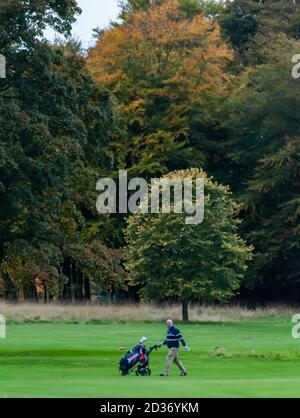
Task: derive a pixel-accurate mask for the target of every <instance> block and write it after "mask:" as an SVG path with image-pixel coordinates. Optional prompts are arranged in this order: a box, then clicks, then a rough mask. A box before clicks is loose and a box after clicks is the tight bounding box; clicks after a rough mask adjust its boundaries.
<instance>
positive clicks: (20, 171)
mask: <svg viewBox="0 0 300 418" xmlns="http://www.w3.org/2000/svg"><path fill="white" fill-rule="evenodd" d="M78 10H79V9H78V8H77V7H76V2H75V1H73V0H65V1H59V2H58V1H39V0H38V1H34V2H28V1H18V0H12V1H7V2H5V3H3V2H2V3H1V9H0V29H1V40H0V52H1V53H3V55H5V56H6V58H7V62H8V68H7V77H6V79H1V80H0V126H1V130H0V236H1V240H0V281H1V284H2V288H3V293H4V296H5V297H7V298H9V299H16V298H19V299H23V298H26V299H36V298H37V297H43V298H44V299H45V300H46V301H48V300H51V298H52V297H56V298H69V299H72V300H75V299H78V300H82V299H83V298H86V299H89V298H90V291H89V290H90V287H92V286H93V284H96V282H97V284H98V289H99V287H101V285H103V287H108V288H111V287H112V286H117V283H119V280H120V279H119V278H117V277H116V274H111V275H109V274H108V271H119V270H118V268H119V267H120V265H121V255H120V254H119V253H117V252H114V251H110V250H109V249H108V248H106V247H105V246H104V245H101V244H100V243H99V242H97V243H96V242H95V240H96V238H95V236H94V235H93V236H92V235H91V234H90V229H91V228H92V226H91V225H92V224H93V221H94V220H95V219H96V208H95V202H96V190H95V185H96V182H97V180H98V179H99V177H101V174H102V173H103V172H104V171H105V170H107V168H108V167H109V165H110V161H111V157H110V156H109V155H108V153H107V149H108V146H107V144H108V141H109V138H110V129H111V127H112V126H113V125H114V113H113V111H112V106H111V101H110V98H109V95H108V94H107V93H103V92H100V91H99V89H98V86H97V84H96V83H95V82H94V81H93V79H92V78H91V76H90V73H89V72H88V71H87V69H86V65H85V60H84V59H83V57H81V56H80V54H79V53H78V45H75V44H74V43H72V42H68V43H66V44H65V45H59V44H56V45H53V46H52V45H49V44H48V43H47V42H46V41H45V40H43V39H40V35H42V31H43V29H44V28H45V25H47V24H49V25H51V26H52V27H54V28H55V29H57V30H59V31H61V32H63V33H68V31H69V29H70V28H71V23H72V22H73V21H74V14H75V13H77V11H78ZM2 34H3V37H2ZM97 239H98V240H100V239H101V234H100V233H99V231H98V236H97ZM75 249H76V251H75ZM96 249H97V251H96ZM93 251H94V252H93ZM83 253H84V254H85V255H86V260H85V263H83V260H82V259H81V258H80V257H79V255H80V254H83ZM83 276H84V277H83ZM108 276H109V277H111V282H110V283H109V280H108ZM119 277H122V276H121V274H120V275H119Z"/></svg>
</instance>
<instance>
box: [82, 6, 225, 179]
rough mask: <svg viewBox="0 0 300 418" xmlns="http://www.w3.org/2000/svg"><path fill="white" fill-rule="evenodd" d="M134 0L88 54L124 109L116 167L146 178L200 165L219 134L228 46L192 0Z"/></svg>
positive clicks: (98, 75)
mask: <svg viewBox="0 0 300 418" xmlns="http://www.w3.org/2000/svg"><path fill="white" fill-rule="evenodd" d="M131 3H132V7H131V9H130V13H128V14H127V16H126V21H125V22H123V23H121V24H119V25H116V26H114V27H112V28H109V29H108V30H106V31H104V32H101V34H100V36H99V40H98V42H97V44H96V46H95V47H94V48H92V49H91V50H90V53H89V57H88V64H89V68H90V70H91V72H92V74H93V76H94V77H95V79H96V80H97V81H98V83H99V85H100V87H101V88H102V89H104V90H105V89H108V90H110V91H111V92H112V93H113V94H114V95H115V98H116V106H117V109H118V111H119V113H120V115H121V124H122V128H121V130H120V132H116V135H115V139H114V143H113V153H114V156H115V161H114V169H120V168H122V169H124V168H127V169H129V170H130V173H131V174H139V175H143V176H145V177H147V178H148V177H151V176H155V175H161V174H163V173H166V172H168V171H170V170H173V169H179V168H186V167H189V166H190V165H191V164H193V165H194V166H198V167H199V166H201V165H203V164H205V163H206V162H207V161H208V157H209V155H210V153H211V149H212V143H214V141H216V140H217V138H218V136H219V135H220V132H219V128H218V116H219V111H220V101H221V100H222V96H224V95H225V91H226V81H227V79H228V76H227V74H226V72H225V71H224V69H225V67H226V63H227V62H228V60H230V58H231V53H230V51H229V49H228V47H227V45H226V44H225V43H224V41H223V40H222V38H221V36H220V30H219V27H218V26H217V25H216V24H215V23H214V22H213V21H212V20H211V19H208V18H206V17H205V16H204V15H203V14H201V13H196V14H195V15H194V14H193V13H192V14H191V13H190V9H189V8H188V7H187V4H188V3H189V2H187V1H186V2H181V1H179V0H166V1H163V2H152V3H153V4H152V5H150V6H149V5H148V7H147V8H146V9H147V10H146V11H145V10H144V7H142V8H140V7H133V6H134V4H133V2H131ZM193 3H195V2H193ZM136 9H137V10H136ZM210 141H211V142H212V143H210Z"/></svg>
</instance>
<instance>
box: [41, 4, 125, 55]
mask: <svg viewBox="0 0 300 418" xmlns="http://www.w3.org/2000/svg"><path fill="white" fill-rule="evenodd" d="M77 3H78V5H79V7H80V8H81V9H82V13H81V15H80V16H79V18H78V19H77V22H76V23H75V24H74V26H73V32H72V34H73V35H74V36H75V37H77V38H79V39H80V40H81V41H82V46H83V47H84V48H87V47H89V46H90V45H91V43H92V42H93V29H94V28H96V27H97V26H99V27H100V28H105V27H106V26H108V25H109V23H110V21H113V20H116V18H117V16H118V14H119V9H118V0H77ZM45 37H46V38H47V39H49V40H50V41H52V40H54V38H55V33H54V32H53V31H52V30H51V29H47V30H46V32H45Z"/></svg>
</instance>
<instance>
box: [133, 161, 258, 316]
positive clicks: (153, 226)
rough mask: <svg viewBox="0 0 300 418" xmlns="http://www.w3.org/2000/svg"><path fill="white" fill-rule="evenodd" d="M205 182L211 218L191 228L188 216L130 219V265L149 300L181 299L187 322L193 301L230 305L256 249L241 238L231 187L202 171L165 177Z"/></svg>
mask: <svg viewBox="0 0 300 418" xmlns="http://www.w3.org/2000/svg"><path fill="white" fill-rule="evenodd" d="M198 177H202V178H203V177H204V178H205V219H204V222H203V223H202V224H200V225H186V223H185V216H184V215H183V214H175V213H172V214H162V213H160V214H157V215H154V214H151V215H149V214H142V213H141V212H139V213H137V214H135V215H133V216H132V217H130V218H129V220H128V226H127V229H126V233H125V236H126V240H127V243H128V251H127V257H126V260H127V261H126V267H127V269H128V270H129V271H130V277H131V281H130V283H131V284H132V285H136V286H139V287H140V289H141V290H140V295H141V297H142V298H145V299H156V300H159V299H168V298H169V299H177V300H179V301H181V302H182V306H183V320H188V302H189V301H192V300H198V301H201V302H212V301H223V302H224V301H228V300H229V299H230V298H231V297H232V296H233V295H234V294H235V292H236V291H237V290H238V288H239V285H240V282H241V280H242V279H243V277H244V274H245V271H246V269H247V261H248V260H250V258H251V248H250V247H247V246H246V244H245V242H244V241H243V240H242V239H241V238H239V237H238V235H237V224H238V221H237V219H236V218H235V211H236V206H235V203H234V202H233V200H232V198H231V196H230V192H229V188H228V187H225V186H222V185H220V184H218V183H216V182H214V181H213V179H212V178H209V177H207V176H206V175H205V173H204V172H201V171H199V170H198V169H191V170H184V171H178V172H174V173H171V174H168V175H166V176H164V177H163V179H174V178H176V179H181V180H183V179H185V178H198Z"/></svg>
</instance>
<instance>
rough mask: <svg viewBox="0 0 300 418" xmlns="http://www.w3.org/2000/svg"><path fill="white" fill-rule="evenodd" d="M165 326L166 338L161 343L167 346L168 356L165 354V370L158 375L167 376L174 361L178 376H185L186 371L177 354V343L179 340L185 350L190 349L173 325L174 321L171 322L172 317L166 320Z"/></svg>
mask: <svg viewBox="0 0 300 418" xmlns="http://www.w3.org/2000/svg"><path fill="white" fill-rule="evenodd" d="M167 327H168V333H167V338H166V339H165V341H164V342H163V345H166V346H167V347H168V349H169V353H168V356H167V364H166V367H165V370H164V371H163V372H162V373H161V374H160V375H161V376H169V371H170V369H171V366H172V364H173V362H174V363H175V364H176V365H177V366H178V368H179V370H180V376H187V371H186V370H185V368H184V366H183V364H182V362H181V360H180V358H179V355H178V350H179V343H180V342H181V344H182V345H183V347H184V349H185V351H187V352H188V351H190V349H189V347H188V346H187V345H186V343H185V341H184V339H183V338H182V335H181V333H180V331H179V329H177V328H176V327H175V326H174V323H173V321H172V319H168V320H167Z"/></svg>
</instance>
